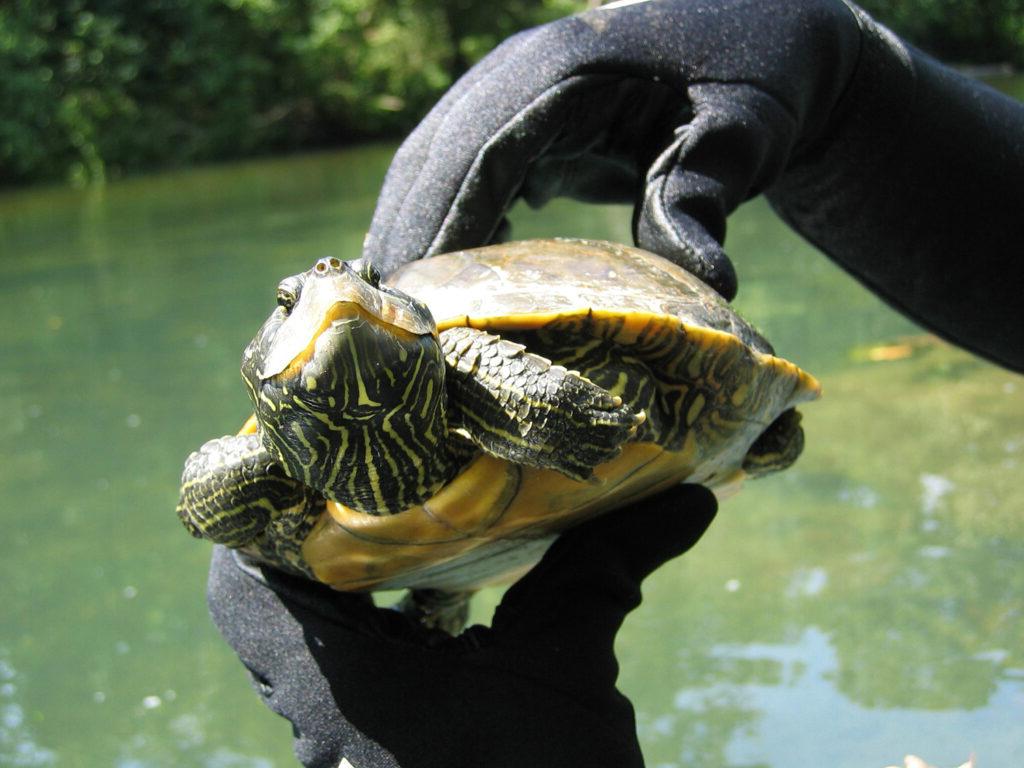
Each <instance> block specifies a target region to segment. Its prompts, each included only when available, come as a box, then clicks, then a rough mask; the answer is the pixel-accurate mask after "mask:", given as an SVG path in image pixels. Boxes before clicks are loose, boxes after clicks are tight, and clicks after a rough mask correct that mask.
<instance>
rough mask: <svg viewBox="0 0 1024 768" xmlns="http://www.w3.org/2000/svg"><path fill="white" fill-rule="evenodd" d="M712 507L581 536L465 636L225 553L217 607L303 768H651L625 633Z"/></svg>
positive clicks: (614, 519) (609, 521) (629, 513)
mask: <svg viewBox="0 0 1024 768" xmlns="http://www.w3.org/2000/svg"><path fill="white" fill-rule="evenodd" d="M716 509H717V504H716V501H715V498H714V496H713V495H712V494H711V492H710V491H708V490H706V489H704V488H702V487H700V486H677V487H676V488H673V489H670V490H669V491H665V492H663V493H661V494H660V495H658V496H655V497H652V498H650V499H648V500H646V501H643V502H641V503H638V504H636V505H634V506H633V507H632V508H629V509H625V510H621V511H618V512H615V513H612V514H609V515H606V516H604V517H601V518H599V519H597V520H594V521H591V522H588V523H586V524H584V525H582V526H580V527H578V528H576V529H574V530H571V531H569V532H568V533H566V534H564V535H563V536H561V537H560V538H559V539H558V540H557V541H556V542H555V544H554V545H552V547H551V548H550V549H549V550H548V552H547V554H546V555H545V556H544V558H543V559H542V560H541V562H540V563H539V564H538V565H537V566H536V567H534V569H533V570H531V571H530V572H529V573H528V574H527V575H526V576H525V577H523V578H522V579H521V580H520V581H519V582H517V583H516V584H515V585H514V586H513V587H511V588H510V589H509V590H508V592H507V593H506V594H505V597H504V599H503V600H502V602H501V605H500V606H499V607H498V609H497V611H496V612H495V615H494V619H493V622H492V625H491V627H490V628H486V627H479V626H478V627H472V628H470V629H468V630H466V632H464V633H463V634H462V635H460V636H459V637H457V638H452V637H449V636H448V635H443V634H441V633H437V632H434V631H430V630H426V629H424V628H423V627H421V626H420V625H419V624H416V623H414V622H412V621H411V620H409V619H407V618H406V617H405V616H404V615H402V614H400V613H398V612H396V611H393V610H390V609H379V608H375V607H374V606H373V604H372V602H371V601H370V600H369V598H367V597H366V596H364V595H355V594H346V593H341V592H335V591H333V590H331V589H329V588H328V587H326V586H323V585H321V584H316V583H313V582H310V581H306V580H303V579H300V578H296V577H292V576H287V575H284V574H282V573H279V572H277V571H274V570H273V569H269V568H260V567H258V566H254V565H251V564H246V563H244V562H242V561H241V559H240V558H239V557H237V556H236V555H235V554H234V553H232V552H231V551H230V550H226V549H224V548H222V547H217V548H215V550H214V558H213V563H212V566H211V571H210V581H209V590H208V600H209V605H210V611H211V614H212V615H213V619H214V621H215V622H216V624H217V626H218V627H219V628H220V631H221V633H222V634H223V635H224V637H225V638H226V639H227V641H228V643H230V644H231V646H232V647H233V648H234V649H235V651H236V652H237V653H238V655H239V657H240V658H241V660H242V662H243V663H244V664H245V666H246V667H247V668H248V669H249V671H250V674H251V675H252V678H253V681H254V684H255V686H256V688H257V690H258V691H259V692H260V693H262V695H263V696H264V699H265V701H266V704H267V705H268V706H269V707H270V708H271V709H273V710H274V711H275V712H277V713H279V714H281V715H283V716H284V717H286V718H288V719H289V720H290V721H291V722H292V724H293V726H294V730H295V737H296V742H295V751H296V754H297V755H298V757H299V759H300V760H301V761H302V762H303V763H304V764H305V765H307V766H317V767H323V768H336V766H338V765H339V763H341V760H342V759H343V758H345V759H347V760H348V761H349V763H350V764H351V765H352V766H355V768H382V767H383V766H389V767H390V766H396V765H401V766H403V767H404V768H418V767H420V766H444V767H445V768H458V767H460V766H466V768H469V767H472V768H477V767H478V766H487V767H488V768H501V767H502V766H509V767H510V768H511V767H512V766H516V767H518V766H524V765H529V766H535V767H537V768H543V767H544V766H558V768H564V766H584V765H586V766H595V768H596V767H597V766H616V768H625V767H626V766H642V765H643V760H642V757H641V755H640V749H639V746H638V744H637V738H636V728H635V722H634V716H633V709H632V706H631V705H630V703H629V701H628V700H627V699H626V698H625V697H624V696H623V695H622V694H621V693H619V692H618V691H617V690H616V689H615V679H616V676H617V674H618V666H617V663H616V660H615V655H614V647H613V646H614V641H615V635H616V633H617V632H618V630H619V627H620V625H621V624H622V621H623V618H624V617H625V615H626V614H627V613H629V611H631V610H632V609H633V608H635V607H636V606H637V605H639V603H640V583H641V582H642V581H643V579H644V578H645V577H646V576H647V575H648V574H650V573H651V572H652V571H654V570H655V569H656V568H657V567H658V566H660V565H661V564H662V563H664V562H665V561H666V560H668V559H670V558H672V557H675V556H677V555H679V554H681V553H682V552H685V551H686V550H687V549H689V548H690V547H692V546H693V545H694V544H695V543H696V542H697V540H698V539H699V538H700V537H701V535H702V534H703V533H704V531H705V529H706V528H707V526H708V525H709V524H710V523H711V520H712V519H713V518H714V515H715V511H716ZM680 593H682V590H680Z"/></svg>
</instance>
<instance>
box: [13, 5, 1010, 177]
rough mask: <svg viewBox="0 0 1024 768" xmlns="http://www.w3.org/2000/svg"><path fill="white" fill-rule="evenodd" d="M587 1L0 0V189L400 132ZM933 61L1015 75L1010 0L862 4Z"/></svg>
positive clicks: (128, 172) (344, 141)
mask: <svg viewBox="0 0 1024 768" xmlns="http://www.w3.org/2000/svg"><path fill="white" fill-rule="evenodd" d="M598 4H599V3H598V2H594V0H590V1H589V2H588V0H502V2H499V3H494V2H488V1H487V0H432V1H431V2H423V1H422V0H147V1H146V2H138V1H137V0H4V1H3V2H0V185H4V186H11V185H21V184H27V183H33V182H40V181H67V182H70V183H71V184H74V185H84V184H87V183H93V182H99V181H102V180H104V179H105V178H112V177H118V176H122V175H125V174H130V173H134V172H137V171H141V170H146V169H152V168H159V167H167V166H182V165H188V164H193V163H197V162H204V161H211V160H226V159H232V158H238V157H243V156H251V155H256V154H269V153H281V152H289V151H294V150H297V149H308V148H316V147H325V146H336V145H341V144H346V143H352V142H354V141H359V140H365V139H372V138H393V137H397V136H400V135H401V134H403V133H404V132H406V131H408V130H409V129H410V128H411V127H412V126H413V125H415V123H416V122H417V121H418V120H419V118H420V117H422V115H423V114H424V113H425V112H426V111H427V110H428V109H429V108H430V106H431V105H432V104H433V103H434V101H435V100H436V99H437V98H438V96H439V95H440V94H441V93H442V92H443V91H444V90H445V89H446V88H447V87H448V86H449V85H450V84H451V83H452V82H453V81H454V80H455V79H456V78H457V77H458V76H459V75H460V74H462V73H463V72H464V71H465V70H466V69H467V68H469V67H470V66H471V65H472V64H473V63H474V62H476V61H477V60H479V59H480V58H481V57H482V56H483V55H484V54H485V53H486V52H487V51H488V50H490V49H491V48H492V47H493V46H494V45H495V44H496V43H497V42H499V41H500V40H502V39H503V38H505V37H507V36H508V35H510V34H512V33H513V32H515V31H516V30H518V29H522V28H525V27H530V26H534V25H536V24H540V23H543V22H545V21H549V20H551V19H554V18H558V17H560V16H564V15H566V14H569V13H573V12H575V11H579V10H582V9H584V8H586V7H587V6H592V5H598ZM862 5H863V6H864V7H865V8H866V9H868V10H869V11H870V12H871V13H873V14H874V15H875V16H876V17H877V18H879V19H880V20H882V21H884V22H885V23H887V24H888V25H890V26H891V27H892V28H893V29H894V30H896V31H897V32H898V33H900V34H902V35H904V36H905V37H906V38H907V39H909V40H912V41H913V42H915V43H916V44H917V45H919V46H920V47H922V48H924V49H925V50H928V51H930V52H931V53H934V54H935V55H937V56H939V57H940V58H942V59H944V60H946V61H953V62H960V63H986V64H990V63H1007V64H1010V65H1013V66H1016V67H1020V66H1021V65H1024V0H974V2H970V3H965V2H962V0H863V2H862Z"/></svg>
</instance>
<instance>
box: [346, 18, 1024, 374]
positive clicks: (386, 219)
mask: <svg viewBox="0 0 1024 768" xmlns="http://www.w3.org/2000/svg"><path fill="white" fill-rule="evenodd" d="M613 6H614V7H605V8H598V9H595V10H592V11H588V12H586V13H583V14H580V15H579V16H574V17H570V18H566V19H562V20H560V21H557V22H554V23H552V24H549V25H546V26H543V27H538V28H536V29H533V30H529V31H527V32H524V33H521V34H519V35H517V36H515V37H513V38H511V39H509V40H508V41H506V42H505V43H504V44H503V45H501V46H499V47H498V48H497V49H496V50H495V51H493V52H492V53H491V54H490V55H489V56H487V57H486V58H485V59H484V60H483V61H481V62H480V63H479V64H478V65H477V66H476V67H474V68H473V69H472V70H470V72H469V73H467V74H466V75H465V76H464V77H463V78H462V79H461V80H460V81H459V82H458V83H456V84H455V86H453V88H452V89H451V90H450V91H449V93H448V94H446V95H445V97H444V98H443V99H442V100H441V101H440V102H439V103H438V104H437V106H436V107H435V108H434V110H433V111H432V112H431V113H430V114H429V115H428V116H427V117H426V119H424V121H423V122H422V123H421V124H420V126H419V127H418V128H417V129H416V130H415V131H414V132H413V133H412V135H411V136H410V137H409V138H408V139H407V141H406V142H405V143H404V144H403V145H402V147H401V148H400V149H399V151H398V153H397V154H396V156H395V159H394V161H393V163H392V166H391V168H390V170H389V172H388V175H387V179H386V182H385V184H384V188H383V190H382V193H381V196H380V199H379V202H378V207H377V211H376V214H375V216H374V219H373V222H372V225H371V227H370V232H369V234H368V236H367V240H366V245H365V249H364V256H366V257H368V258H370V259H372V260H374V261H375V263H376V264H377V265H378V267H379V268H380V269H381V271H382V272H384V273H386V272H388V271H390V270H391V269H394V268H395V267H397V266H398V265H400V264H401V263H403V262H405V261H408V260H411V259H416V258H420V257H422V256H430V255H434V254H437V253H442V252H445V251H450V250H455V249H459V248H467V247H474V246H478V245H485V244H488V243H490V242H493V241H496V240H500V239H503V238H504V237H505V214H506V212H507V210H508V209H509V208H510V207H511V205H512V204H513V202H514V201H515V200H516V199H518V198H523V199H525V200H526V201H527V202H528V203H530V204H532V205H540V204H543V203H544V202H545V201H546V200H548V199H550V198H551V197H554V196H559V195H563V196H571V197H575V198H578V199H582V200H601V201H620V202H629V203H633V204H634V206H635V207H634V216H633V232H634V239H635V240H636V243H637V244H638V245H640V246H641V247H644V248H647V249H649V250H652V251H655V252H657V253H660V254H662V255H663V256H666V257H668V258H670V259H673V260H675V261H677V262H678V263H680V264H682V265H683V266H684V267H686V268H687V269H689V270H690V271H692V272H694V273H696V274H697V275H699V276H700V277H702V278H703V279H704V280H705V281H706V282H708V283H710V284H711V285H712V286H714V287H715V288H716V289H717V290H718V291H719V292H720V293H722V294H723V295H724V296H725V297H726V298H729V299H731V298H732V297H733V295H734V294H735V292H736V275H735V272H734V269H733V266H732V264H731V263H730V261H729V259H728V258H726V256H725V254H724V253H723V251H722V245H721V243H722V240H723V238H724V235H725V218H726V216H727V215H728V214H729V213H731V212H732V211H733V210H734V209H735V208H736V206H737V205H738V204H739V203H740V202H742V201H744V200H746V199H748V198H750V197H753V196H755V195H757V194H759V193H761V192H766V193H767V194H768V197H769V200H770V201H771V203H772V204H773V205H774V206H775V208H776V209H777V210H778V211H779V212H780V213H781V214H782V216H783V217H784V218H785V219H786V221H788V222H789V223H790V224H791V225H792V226H793V227H794V228H795V229H797V230H798V231H799V232H801V233H802V234H803V235H804V236H805V237H807V238H808V239H809V240H811V241H812V242H813V243H814V244H815V245H817V246H818V247H819V248H821V249H822V250H823V251H825V252H826V253H827V254H828V255H830V256H831V257H832V258H834V259H836V260H837V261H838V262H839V263H840V264H841V265H842V266H843V267H844V268H846V269H847V270H849V271H850V272H851V273H852V274H854V275H855V276H856V277H858V278H859V279H860V280H862V281H863V282H864V283H865V284H866V285H867V286H868V287H869V288H871V289H872V290H874V291H875V292H876V293H878V294H880V295H881V296H882V297H883V298H885V299H886V300H887V301H889V302H890V303H892V304H893V305H894V306H896V307H897V308H898V309H900V310H902V311H903V312H905V313H906V314H908V315H910V316H911V317H913V318H915V319H916V320H918V321H919V322H921V323H923V324H924V325H926V326H928V327H930V328H932V329H933V330H935V331H937V332H938V333H940V334H943V335H945V336H947V337H949V338H951V339H952V340H954V341H956V342H957V343H959V344H961V345H963V346H966V347H968V348H969V349H972V350H974V351H975V352H978V353H980V354H983V355H985V356H987V357H990V358H991V359H993V360H996V361H997V362H1000V363H1002V364H1003V365H1006V366H1009V367H1012V368H1016V369H1018V370H1024V316H1022V311H1021V309H1020V301H1019V292H1020V289H1021V286H1022V285H1024V259H1021V258H1019V250H1020V246H1019V243H1020V242H1022V237H1024V224H1022V221H1024V217H1021V216H1020V215H1019V205H1020V201H1021V200H1024V107H1022V106H1021V105H1020V104H1019V103H1018V102H1015V101H1013V100H1011V99H1009V98H1007V97H1004V96H1001V95H1000V94H997V93H996V92H995V91H993V90H991V89H988V88H985V87H983V86H980V85H978V84H977V83H974V82H973V81H969V80H967V79H966V78H963V77H960V76H959V75H957V74H956V73H954V72H952V71H951V70H949V69H946V68H945V67H942V66H941V65H939V64H938V63H936V62H934V61H933V60H931V59H929V58H928V57H927V56H925V55H923V54H921V53H919V52H917V51H915V50H913V49H912V48H910V47H909V46H907V45H906V44H904V43H902V42H901V41H900V40H899V39H897V38H896V37H894V36H893V35H892V34H891V33H890V32H888V30H886V29H884V28H882V27H880V26H879V25H877V24H876V23H875V22H874V21H872V20H871V19H870V18H869V17H868V16H867V15H865V14H864V13H863V11H861V10H860V9H858V8H856V7H855V6H853V5H851V4H848V3H845V2H842V1H841V0H754V1H752V0H663V1H659V0H649V1H648V2H638V3H632V4H623V5H620V4H613ZM995 329H998V332H995Z"/></svg>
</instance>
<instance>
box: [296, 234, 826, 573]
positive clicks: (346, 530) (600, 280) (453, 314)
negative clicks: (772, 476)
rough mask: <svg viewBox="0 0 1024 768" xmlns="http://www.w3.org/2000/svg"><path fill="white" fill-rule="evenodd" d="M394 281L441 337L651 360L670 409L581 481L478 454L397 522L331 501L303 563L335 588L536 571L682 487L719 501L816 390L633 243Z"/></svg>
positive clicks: (529, 245) (528, 253)
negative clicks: (626, 509)
mask: <svg viewBox="0 0 1024 768" xmlns="http://www.w3.org/2000/svg"><path fill="white" fill-rule="evenodd" d="M385 283H387V284H388V285H390V286H392V287H394V288H398V289H400V290H402V291H404V292H406V293H409V294H411V295H413V296H416V297H417V298H418V299H420V300H422V301H425V302H426V303H427V305H428V307H429V308H430V310H431V312H432V313H433V315H434V317H435V319H436V320H437V324H438V329H439V331H443V330H445V329H447V328H451V327H454V326H459V325H465V326H471V327H474V328H479V329H485V330H488V331H489V332H492V333H497V334H501V335H503V336H508V335H511V336H512V337H514V338H517V339H521V340H523V341H524V343H526V344H527V346H528V348H529V349H530V350H531V351H533V352H537V353H539V354H543V355H548V354H549V353H551V352H552V351H553V352H554V353H555V354H551V355H550V356H552V357H553V359H555V362H559V363H562V362H563V360H561V359H559V356H560V355H561V356H563V357H564V356H568V357H569V358H572V359H567V360H564V364H566V365H567V367H570V368H572V367H575V366H574V365H573V363H574V362H576V359H575V358H574V350H584V349H589V348H590V347H592V346H594V345H595V344H597V345H604V347H607V345H609V344H611V345H614V346H615V347H616V349H617V350H618V354H619V355H620V356H624V357H625V358H626V359H632V360H637V361H640V363H642V364H643V366H645V368H644V370H646V371H648V373H647V374H646V375H645V378H646V379H648V380H649V381H647V382H646V383H647V385H649V386H654V387H656V388H658V391H659V398H660V400H659V402H661V403H663V404H664V410H665V413H664V414H662V427H661V429H660V430H659V431H657V432H656V433H655V432H651V433H649V434H648V435H647V437H646V439H639V440H637V441H634V442H630V443H627V444H626V445H625V446H624V448H623V450H622V452H621V453H620V454H619V455H618V456H617V457H616V458H614V459H612V460H611V461H608V462H605V463H604V464H601V465H599V466H598V467H597V468H596V469H595V471H594V476H593V477H592V478H591V479H589V480H586V481H576V480H572V479H570V478H568V477H566V476H564V475H562V474H560V473H558V472H555V471H553V470H548V469H537V468H533V467H524V466H519V465H515V464H512V463H510V462H507V461H504V460H502V459H497V458H494V457H492V456H489V455H480V456H478V457H477V458H475V459H474V460H472V461H471V462H470V463H469V464H468V465H467V466H466V467H465V468H464V469H463V470H462V471H461V472H460V473H459V474H458V475H457V476H456V477H455V478H454V479H453V480H452V481H451V482H450V483H449V484H448V485H446V486H445V487H443V488H442V489H441V490H440V491H439V492H438V493H437V494H436V495H435V496H434V497H433V498H431V499H429V500H428V501H426V502H424V503H423V504H421V505H418V506H415V507H412V508H410V509H407V510H404V511H402V512H399V513H397V514H394V515H388V516H380V517H377V516H370V515H366V514H362V513H360V512H356V511H354V510H351V509H349V508H347V507H345V506H344V505H343V504H340V503H337V502H328V504H327V509H326V511H325V512H324V513H323V514H322V515H321V516H320V517H319V519H318V520H317V522H316V524H315V525H314V527H313V529H312V531H311V532H310V534H309V535H308V537H307V538H306V539H305V541H304V543H303V545H302V555H303V558H304V560H305V561H306V563H307V564H308V566H309V567H310V568H311V570H312V572H313V574H314V575H315V576H316V578H317V579H319V580H321V581H323V582H325V583H327V584H330V585H331V586H333V587H336V588H339V589H345V590H367V589H392V588H402V587H416V588H435V589H446V590H462V589H472V588H476V587H479V586H481V585H483V584H486V583H489V582H491V581H494V580H498V579H501V578H504V577H508V576H512V575H515V574H517V573H518V572H520V571H522V570H524V569H526V568H528V567H529V566H530V565H532V564H533V563H534V562H535V561H536V560H537V559H538V558H539V557H540V556H541V555H542V554H543V552H544V550H545V549H546V547H547V546H548V545H549V544H550V543H551V542H552V541H553V540H554V537H555V536H556V535H557V534H558V533H559V532H560V531H562V530H565V529H566V528H568V527H570V526H572V525H575V524H577V523H579V522H581V521H583V520H585V519H587V518H589V517H591V516H593V515H596V514H598V513H601V512H604V511H607V510H610V509H613V508H617V507H622V506H625V505H628V504H629V503H631V502H634V501H636V500H638V499H641V498H643V497H644V496H647V495H650V494H652V493H655V492H657V491H659V490H662V489H664V488H667V487H669V486H671V485H673V484H675V483H680V482H694V483H702V484H705V485H707V486H709V487H711V488H713V489H715V490H716V493H719V494H721V493H722V492H724V491H726V490H729V489H733V488H735V487H737V485H738V482H739V481H740V480H741V479H742V478H743V476H744V474H745V473H744V470H743V463H744V457H745V456H746V455H747V452H748V451H749V449H750V447H751V445H752V444H753V443H754V442H755V440H757V438H758V437H759V436H760V435H761V434H762V432H763V431H764V430H765V429H766V427H768V425H770V424H772V423H773V422H774V421H775V420H776V419H777V418H778V417H779V416H780V414H783V413H784V412H786V411H788V410H789V409H791V408H792V407H793V406H794V405H796V404H797V403H800V402H802V401H805V400H810V399H813V398H815V397H817V396H818V395H819V392H820V388H819V385H818V382H817V381H816V380H815V379H814V378H813V377H812V376H810V375H808V374H807V373H804V372H803V371H801V370H800V369H799V368H798V367H797V366H795V365H794V364H792V363H790V362H787V361H786V360H783V359H781V358H779V357H775V356H774V355H773V353H772V349H771V346H770V345H769V344H768V342H767V341H766V340H765V339H764V338H763V337H762V336H761V335H760V334H759V333H758V332H757V331H756V330H755V329H754V328H752V327H751V326H750V325H749V324H748V323H746V322H745V321H744V320H743V319H742V318H740V317H739V316H738V315H737V314H736V313H735V312H733V311H732V309H730V307H729V306H728V304H727V303H726V302H725V301H724V300H723V299H722V298H721V297H720V296H719V295H718V294H717V293H715V292H714V291H713V290H712V289H711V288H709V287H708V286H707V285H705V284H704V283H702V282H701V281H700V280H698V279H697V278H695V277H694V276H693V275H691V274H690V273H688V272H686V271H685V270H683V269H682V268H680V267H679V266H677V265H675V264H673V263H671V262H669V261H667V260H665V259H663V258H661V257H659V256H656V255H654V254H651V253H648V252H646V251H642V250H639V249H637V248H630V247H627V246H622V245H616V244H612V243H605V242H595V241H584V240H562V239H558V240H537V241H522V242H515V243H508V244H504V245H497V246H490V247H487V248H479V249H474V250H468V251H460V252H456V253H450V254H446V255H442V256H436V257H433V258H429V259H423V260H420V261H415V262H411V263H409V264H407V265H405V266H403V267H402V268H401V269H399V270H398V271H397V272H396V273H394V274H392V275H390V276H389V277H388V278H386V279H385ZM553 340H554V341H553ZM538 343H540V344H541V347H542V348H540V349H538V348H537V344H538ZM545 343H546V344H547V345H548V347H551V346H552V345H553V346H554V347H557V349H555V350H552V349H549V348H545V347H544V344H545ZM606 369H607V370H606ZM580 370H582V371H583V372H584V373H585V375H587V376H588V377H590V378H592V379H594V380H595V382H596V383H598V384H600V385H602V386H605V387H608V388H610V389H612V391H613V392H614V391H615V388H616V387H617V386H620V385H621V384H622V381H621V380H622V379H623V378H629V376H628V375H624V374H623V373H622V371H621V370H616V369H615V366H614V365H608V366H603V365H602V364H601V362H600V360H598V361H597V362H596V363H595V362H594V361H593V360H591V361H590V362H589V363H588V365H587V367H585V368H584V367H582V366H581V367H580ZM602 377H603V378H604V380H602ZM634 378H635V377H634Z"/></svg>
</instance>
